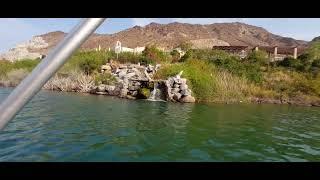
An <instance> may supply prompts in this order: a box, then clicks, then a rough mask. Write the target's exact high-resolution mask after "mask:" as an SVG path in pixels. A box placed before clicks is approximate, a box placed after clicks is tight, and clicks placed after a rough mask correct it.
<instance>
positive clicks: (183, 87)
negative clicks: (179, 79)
mask: <svg viewBox="0 0 320 180" xmlns="http://www.w3.org/2000/svg"><path fill="white" fill-rule="evenodd" d="M187 89H188V85H187V84H181V85H180V90H182V91H183V90H187Z"/></svg>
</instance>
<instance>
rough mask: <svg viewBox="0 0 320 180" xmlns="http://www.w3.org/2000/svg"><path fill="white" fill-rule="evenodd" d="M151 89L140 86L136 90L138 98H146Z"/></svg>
mask: <svg viewBox="0 0 320 180" xmlns="http://www.w3.org/2000/svg"><path fill="white" fill-rule="evenodd" d="M150 94H151V91H150V89H148V88H141V89H139V90H138V98H140V99H148V98H149V97H150Z"/></svg>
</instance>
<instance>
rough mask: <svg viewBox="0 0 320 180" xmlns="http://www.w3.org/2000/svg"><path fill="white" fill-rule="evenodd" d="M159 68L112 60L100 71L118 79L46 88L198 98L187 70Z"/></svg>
mask: <svg viewBox="0 0 320 180" xmlns="http://www.w3.org/2000/svg"><path fill="white" fill-rule="evenodd" d="M159 68H161V66H160V65H155V66H152V65H147V66H144V65H140V64H117V63H113V62H112V61H111V62H109V63H107V64H105V65H103V66H102V67H101V73H100V74H102V75H103V74H109V75H111V76H112V77H113V78H114V79H115V82H112V83H110V82H98V85H95V84H94V83H93V82H92V81H91V82H90V83H87V84H85V85H80V86H86V88H85V90H84V89H81V90H79V87H77V86H74V87H72V88H71V89H69V90H64V89H61V88H60V87H58V86H46V85H45V86H44V87H43V89H46V90H55V91H69V92H81V93H90V94H95V95H107V96H118V97H120V98H127V99H149V100H152V101H166V102H180V103H194V102H196V99H195V97H194V96H192V90H191V89H190V88H189V87H188V85H187V79H186V78H181V75H182V74H183V71H181V72H180V73H179V74H177V75H176V76H173V77H169V78H167V79H164V80H154V79H153V76H154V74H155V73H156V72H157V71H158V70H159ZM68 82H69V81H68ZM76 84H77V83H76ZM0 87H8V85H6V84H3V83H0ZM11 87H14V85H11ZM249 101H250V102H251V103H255V104H286V105H298V106H316V107H320V102H319V101H313V100H305V99H303V98H301V99H299V98H298V99H269V98H257V97H254V98H251V99H250V100H249ZM222 103H224V102H222ZM239 103H242V102H239Z"/></svg>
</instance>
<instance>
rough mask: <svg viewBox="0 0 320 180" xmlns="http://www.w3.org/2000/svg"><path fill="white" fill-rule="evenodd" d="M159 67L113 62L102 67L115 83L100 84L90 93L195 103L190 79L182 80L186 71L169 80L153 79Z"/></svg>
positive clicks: (102, 70)
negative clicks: (189, 84)
mask: <svg viewBox="0 0 320 180" xmlns="http://www.w3.org/2000/svg"><path fill="white" fill-rule="evenodd" d="M159 68H160V65H155V66H152V65H147V66H143V65H140V64H127V65H119V64H113V63H112V62H110V63H107V64H105V65H103V66H102V68H101V73H102V74H103V73H109V74H111V75H112V76H113V77H114V78H115V79H116V82H115V83H114V84H108V83H106V84H104V83H102V82H101V83H99V85H98V86H96V87H93V88H92V90H91V91H90V93H91V94H98V95H110V96H119V97H121V98H128V99H150V100H163V101H171V102H181V103H194V102H195V101H196V99H195V98H194V97H193V96H192V91H191V89H189V88H188V85H187V79H185V78H181V75H182V73H183V72H180V73H179V74H178V75H176V76H174V77H170V78H168V79H166V80H153V79H152V78H153V75H154V74H155V72H156V71H157V70H158V69H159Z"/></svg>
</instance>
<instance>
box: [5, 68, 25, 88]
mask: <svg viewBox="0 0 320 180" xmlns="http://www.w3.org/2000/svg"><path fill="white" fill-rule="evenodd" d="M28 74H29V71H28V70H27V69H15V70H12V71H10V72H9V73H8V74H7V80H8V81H9V82H10V86H17V85H18V84H19V83H20V82H21V81H22V80H23V79H24V78H25V77H27V75H28Z"/></svg>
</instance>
